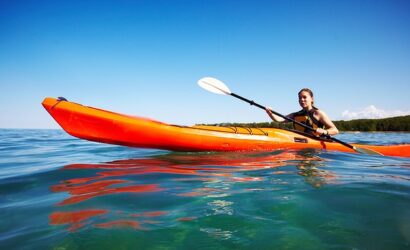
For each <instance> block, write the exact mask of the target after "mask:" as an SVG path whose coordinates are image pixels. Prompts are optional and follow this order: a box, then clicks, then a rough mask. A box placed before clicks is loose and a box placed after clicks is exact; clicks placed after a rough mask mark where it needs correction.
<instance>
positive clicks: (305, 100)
mask: <svg viewBox="0 0 410 250" xmlns="http://www.w3.org/2000/svg"><path fill="white" fill-rule="evenodd" d="M312 104H313V97H312V96H311V95H310V94H309V92H306V91H302V92H300V94H299V105H300V106H301V107H302V108H304V109H311V108H312Z"/></svg>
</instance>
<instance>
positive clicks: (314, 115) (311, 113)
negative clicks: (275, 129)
mask: <svg viewBox="0 0 410 250" xmlns="http://www.w3.org/2000/svg"><path fill="white" fill-rule="evenodd" d="M298 96H299V104H300V106H301V107H302V110H300V111H298V112H295V113H291V114H289V115H287V117H288V118H290V119H293V120H295V121H298V122H300V123H303V124H305V125H308V126H309V127H312V128H313V131H312V130H309V129H307V128H304V127H302V126H300V125H298V124H296V123H294V124H293V127H294V129H296V130H298V131H302V132H305V133H311V134H314V135H316V136H321V135H324V136H326V135H336V134H338V133H339V130H338V129H337V128H336V126H335V125H334V124H333V122H332V121H331V120H330V119H329V117H328V116H327V115H326V113H325V112H323V111H322V110H320V109H318V108H316V107H315V106H314V105H313V101H314V100H313V92H312V91H311V90H310V89H308V88H304V89H302V90H300V91H299V93H298ZM266 113H268V115H269V116H270V118H272V120H274V121H277V122H284V121H286V120H285V119H284V118H282V117H279V116H277V115H275V114H273V113H272V110H271V109H270V108H266Z"/></svg>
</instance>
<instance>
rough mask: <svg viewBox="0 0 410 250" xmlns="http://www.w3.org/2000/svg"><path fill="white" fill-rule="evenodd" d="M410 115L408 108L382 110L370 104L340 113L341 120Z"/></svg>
mask: <svg viewBox="0 0 410 250" xmlns="http://www.w3.org/2000/svg"><path fill="white" fill-rule="evenodd" d="M405 115H410V110H407V111H402V110H383V109H379V108H377V107H376V106H374V105H370V106H368V107H365V108H363V109H361V110H355V111H351V110H345V111H343V113H342V119H343V120H354V119H380V118H388V117H395V116H405Z"/></svg>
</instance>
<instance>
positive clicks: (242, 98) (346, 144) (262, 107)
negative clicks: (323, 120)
mask: <svg viewBox="0 0 410 250" xmlns="http://www.w3.org/2000/svg"><path fill="white" fill-rule="evenodd" d="M231 96H233V97H236V98H238V99H240V100H242V101H245V102H247V103H249V104H250V105H254V106H256V107H258V108H261V109H263V110H266V107H264V106H262V105H260V104H258V103H256V102H254V101H251V100H249V99H246V98H244V97H242V96H239V95H237V94H235V93H231ZM270 111H271V112H272V113H273V114H275V115H277V116H280V117H282V118H283V119H285V120H287V121H289V122H293V123H295V124H297V125H299V126H302V127H304V128H307V129H309V130H310V131H316V130H315V129H314V128H312V127H310V126H308V125H306V124H303V123H300V122H298V121H295V120H293V119H291V118H289V117H287V116H284V115H282V114H279V113H278V112H276V111H274V110H271V109H270ZM326 138H328V139H330V140H332V141H335V142H338V143H340V144H342V145H344V146H346V147H348V148H351V149H355V148H354V146H352V145H350V144H348V143H346V142H343V141H340V140H338V139H336V138H333V137H331V136H330V135H326Z"/></svg>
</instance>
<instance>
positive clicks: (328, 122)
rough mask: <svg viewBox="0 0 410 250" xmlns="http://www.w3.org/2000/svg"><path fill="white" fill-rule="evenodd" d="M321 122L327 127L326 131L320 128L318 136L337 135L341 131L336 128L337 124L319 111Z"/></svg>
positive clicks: (317, 132)
mask: <svg viewBox="0 0 410 250" xmlns="http://www.w3.org/2000/svg"><path fill="white" fill-rule="evenodd" d="M317 112H318V115H319V121H320V122H321V123H323V125H325V129H322V128H318V129H316V134H318V135H322V134H325V135H337V134H338V133H339V130H338V129H337V128H336V126H335V124H334V123H333V122H332V120H330V118H329V117H328V116H327V115H326V113H325V112H323V111H321V110H318V111H317Z"/></svg>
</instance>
